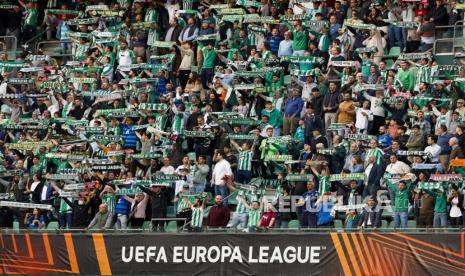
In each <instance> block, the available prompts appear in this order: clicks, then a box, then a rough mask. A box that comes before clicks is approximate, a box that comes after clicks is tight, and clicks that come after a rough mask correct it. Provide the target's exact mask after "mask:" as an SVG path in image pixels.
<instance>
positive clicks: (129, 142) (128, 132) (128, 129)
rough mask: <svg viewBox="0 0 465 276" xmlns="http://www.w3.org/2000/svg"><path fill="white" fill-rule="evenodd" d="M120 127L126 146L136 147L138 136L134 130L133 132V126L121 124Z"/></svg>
mask: <svg viewBox="0 0 465 276" xmlns="http://www.w3.org/2000/svg"><path fill="white" fill-rule="evenodd" d="M120 126H121V131H122V133H123V138H124V146H125V147H135V146H136V144H137V136H136V133H135V132H134V130H132V126H128V125H126V124H120Z"/></svg>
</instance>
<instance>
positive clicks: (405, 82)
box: [396, 61, 415, 92]
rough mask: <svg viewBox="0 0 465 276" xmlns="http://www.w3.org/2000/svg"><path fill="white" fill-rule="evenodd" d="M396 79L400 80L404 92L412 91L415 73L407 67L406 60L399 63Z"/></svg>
mask: <svg viewBox="0 0 465 276" xmlns="http://www.w3.org/2000/svg"><path fill="white" fill-rule="evenodd" d="M396 80H397V81H398V82H400V84H401V85H402V87H403V88H404V90H405V92H412V91H413V87H414V86H415V75H414V74H413V72H412V70H411V69H410V68H409V64H408V62H407V61H402V63H401V64H400V69H399V71H398V72H397V75H396Z"/></svg>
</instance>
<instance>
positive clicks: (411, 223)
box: [407, 219, 417, 228]
mask: <svg viewBox="0 0 465 276" xmlns="http://www.w3.org/2000/svg"><path fill="white" fill-rule="evenodd" d="M416 227H417V222H416V221H415V220H411V219H409V220H408V222H407V228H416Z"/></svg>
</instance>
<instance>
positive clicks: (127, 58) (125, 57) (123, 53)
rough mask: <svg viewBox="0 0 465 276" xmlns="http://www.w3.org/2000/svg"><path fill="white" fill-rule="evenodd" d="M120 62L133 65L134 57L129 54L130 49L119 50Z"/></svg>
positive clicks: (120, 63)
mask: <svg viewBox="0 0 465 276" xmlns="http://www.w3.org/2000/svg"><path fill="white" fill-rule="evenodd" d="M118 64H119V65H131V64H132V59H131V55H130V54H129V50H128V49H126V50H120V51H119V52H118Z"/></svg>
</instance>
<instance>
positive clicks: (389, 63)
mask: <svg viewBox="0 0 465 276" xmlns="http://www.w3.org/2000/svg"><path fill="white" fill-rule="evenodd" d="M384 62H385V63H386V67H387V68H392V65H394V61H393V60H392V59H386V60H385V61H384Z"/></svg>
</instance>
